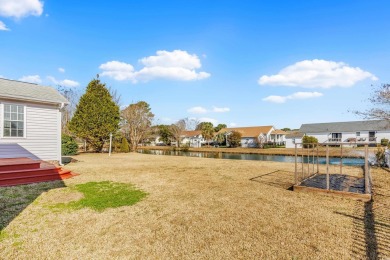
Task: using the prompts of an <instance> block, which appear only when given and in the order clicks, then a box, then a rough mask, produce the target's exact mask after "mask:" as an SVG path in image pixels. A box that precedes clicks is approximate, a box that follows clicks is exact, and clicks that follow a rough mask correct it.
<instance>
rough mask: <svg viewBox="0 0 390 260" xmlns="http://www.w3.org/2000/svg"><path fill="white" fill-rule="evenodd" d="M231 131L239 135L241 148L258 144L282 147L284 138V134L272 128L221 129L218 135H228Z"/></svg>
mask: <svg viewBox="0 0 390 260" xmlns="http://www.w3.org/2000/svg"><path fill="white" fill-rule="evenodd" d="M233 131H236V132H239V133H241V147H258V146H259V144H260V143H262V144H266V143H273V144H280V145H282V144H284V142H285V136H286V132H284V131H282V130H278V129H275V128H274V127H273V126H252V127H234V128H223V129H221V130H220V131H219V133H225V135H229V134H230V133H231V132H233ZM227 145H228V144H227Z"/></svg>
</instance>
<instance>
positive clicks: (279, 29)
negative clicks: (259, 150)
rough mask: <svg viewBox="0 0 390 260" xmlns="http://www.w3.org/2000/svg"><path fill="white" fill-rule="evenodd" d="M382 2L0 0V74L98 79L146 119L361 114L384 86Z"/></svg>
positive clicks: (386, 26)
mask: <svg viewBox="0 0 390 260" xmlns="http://www.w3.org/2000/svg"><path fill="white" fill-rule="evenodd" d="M389 11H390V1H387V0H375V1H366V0H345V1H343V0H342V1H340V0H327V1H316V0H295V1H293V0H285V1H281V0H280V1H272V0H268V1H265V0H246V1H238V0H236V1H229V0H224V1H222V0H214V1H206V0H197V1H195V0H186V1H177V0H171V1H161V0H160V1H152V0H144V1H120V0H110V1H76V0H67V1H64V0H62V1H61V0H56V1H54V0H45V1H40V0H17V1H16V0H0V77H2V78H8V79H14V80H21V81H27V82H33V83H38V84H40V85H47V86H52V87H57V86H59V85H61V86H66V87H70V88H75V90H77V91H79V92H80V93H81V94H82V93H84V91H85V87H86V86H87V85H88V83H89V82H90V81H91V80H92V79H93V78H95V77H96V76H97V74H99V78H100V80H101V81H102V82H104V83H106V85H107V86H108V87H111V88H112V89H114V90H116V91H117V93H118V94H120V95H121V102H120V103H121V106H122V107H125V106H127V105H129V104H131V103H135V102H138V101H146V102H147V103H149V105H150V107H151V109H152V112H153V113H154V114H155V123H156V124H172V123H174V122H176V121H177V120H179V119H183V118H194V119H196V120H199V121H209V122H212V123H213V124H214V125H217V124H219V123H223V124H226V125H228V126H229V127H245V126H261V125H273V126H275V127H276V128H285V127H288V128H299V127H300V126H301V124H305V123H321V122H341V121H356V120H362V118H361V117H358V116H356V115H355V114H354V113H352V111H355V110H358V111H364V110H366V109H369V108H370V107H371V106H372V104H371V103H370V102H369V101H368V98H369V97H370V95H372V93H373V91H374V90H375V89H376V88H378V87H379V86H380V85H381V84H384V83H390V74H389V68H390V18H389V16H388V13H389Z"/></svg>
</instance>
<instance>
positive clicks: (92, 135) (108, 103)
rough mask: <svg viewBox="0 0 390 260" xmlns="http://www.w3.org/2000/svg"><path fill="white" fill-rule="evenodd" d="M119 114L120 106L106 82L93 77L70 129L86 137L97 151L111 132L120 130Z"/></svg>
mask: <svg viewBox="0 0 390 260" xmlns="http://www.w3.org/2000/svg"><path fill="white" fill-rule="evenodd" d="M119 116H120V114H119V107H118V106H117V105H116V104H115V102H114V101H113V99H112V96H111V95H110V92H109V91H108V89H107V88H106V86H105V84H103V83H100V80H99V79H93V80H92V81H91V82H90V83H89V84H88V86H87V90H86V92H85V94H84V95H83V96H82V97H81V98H80V101H79V104H78V105H77V107H76V111H75V113H74V116H73V118H72V120H71V121H70V123H69V129H70V130H71V131H72V132H73V133H74V134H75V135H77V136H78V137H80V138H83V139H85V140H86V142H87V143H88V144H89V145H90V146H91V147H93V149H94V150H95V151H96V152H100V151H101V150H102V148H103V144H104V142H105V140H107V139H109V135H110V133H115V132H116V131H117V130H118V126H119V118H120V117H119Z"/></svg>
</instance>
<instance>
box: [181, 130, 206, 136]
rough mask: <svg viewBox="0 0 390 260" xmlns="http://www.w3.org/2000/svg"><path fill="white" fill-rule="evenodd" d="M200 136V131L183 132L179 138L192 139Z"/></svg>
mask: <svg viewBox="0 0 390 260" xmlns="http://www.w3.org/2000/svg"><path fill="white" fill-rule="evenodd" d="M201 134H202V131H200V130H195V131H183V132H182V134H181V136H182V137H194V136H198V135H201Z"/></svg>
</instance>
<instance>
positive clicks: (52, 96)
mask: <svg viewBox="0 0 390 260" xmlns="http://www.w3.org/2000/svg"><path fill="white" fill-rule="evenodd" d="M67 103H68V101H67V100H66V99H65V98H64V97H63V96H62V95H61V94H59V93H58V91H57V90H55V89H54V88H52V87H45V86H40V85H37V84H32V83H26V82H21V81H15V80H8V79H2V78H0V158H16V157H29V158H32V159H40V160H44V161H58V162H61V109H62V108H63V107H64V106H65V105H66V104H67Z"/></svg>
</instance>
